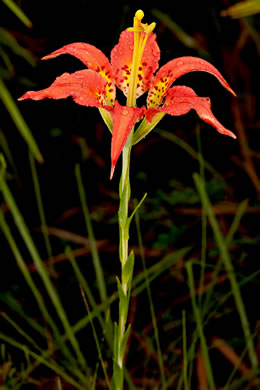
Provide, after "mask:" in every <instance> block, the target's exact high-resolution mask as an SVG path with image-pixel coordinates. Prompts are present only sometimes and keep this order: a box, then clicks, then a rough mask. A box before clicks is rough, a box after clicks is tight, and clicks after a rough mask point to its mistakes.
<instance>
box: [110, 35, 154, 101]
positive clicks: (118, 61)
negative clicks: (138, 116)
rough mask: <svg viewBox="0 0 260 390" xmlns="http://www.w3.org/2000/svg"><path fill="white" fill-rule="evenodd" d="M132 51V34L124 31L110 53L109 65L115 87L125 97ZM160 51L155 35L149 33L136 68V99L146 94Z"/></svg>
mask: <svg viewBox="0 0 260 390" xmlns="http://www.w3.org/2000/svg"><path fill="white" fill-rule="evenodd" d="M133 50H134V33H133V32H132V31H128V30H125V31H123V32H122V33H121V35H120V39H119V43H118V44H117V45H116V46H115V47H114V48H113V50H112V51H111V64H112V69H113V72H114V75H115V80H116V85H117V86H118V88H119V89H121V90H122V91H123V93H124V95H125V96H127V93H128V88H129V81H130V74H131V65H132V58H133ZM159 58H160V49H159V47H158V45H157V43H156V35H155V34H154V33H150V34H149V36H148V38H147V42H146V45H145V49H144V53H143V56H142V60H141V64H140V66H139V68H138V75H137V77H138V84H137V92H136V97H139V96H141V95H142V94H143V93H144V92H146V91H147V90H148V89H149V88H150V85H151V82H152V80H153V74H154V72H155V71H156V69H157V68H158V61H159Z"/></svg>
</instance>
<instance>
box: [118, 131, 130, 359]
mask: <svg viewBox="0 0 260 390" xmlns="http://www.w3.org/2000/svg"><path fill="white" fill-rule="evenodd" d="M129 138H130V139H128V141H127V144H128V145H126V146H125V147H124V149H123V164H122V174H121V181H120V205H119V237H120V247H119V248H120V261H121V270H122V273H123V269H124V266H125V264H126V262H127V259H128V240H129V224H128V202H129V199H130V192H131V189H130V180H129V170H130V154H131V140H132V135H131V136H130V137H129ZM122 289H123V292H124V294H125V296H126V297H127V293H128V291H127V283H126V282H124V281H123V280H122ZM126 320H127V311H125V310H124V311H123V313H122V312H121V313H119V330H120V333H119V345H118V347H119V348H120V344H121V341H122V339H123V337H124V333H125V325H126ZM118 356H119V357H120V353H119V354H118ZM118 363H120V364H119V365H120V366H122V364H123V362H120V359H119V362H118Z"/></svg>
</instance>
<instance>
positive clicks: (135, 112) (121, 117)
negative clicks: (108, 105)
mask: <svg viewBox="0 0 260 390" xmlns="http://www.w3.org/2000/svg"><path fill="white" fill-rule="evenodd" d="M144 111H145V108H144V107H143V108H136V107H135V108H134V107H128V106H121V105H120V104H119V103H118V102H117V101H116V102H115V107H114V110H113V114H112V115H113V133H112V142H111V174H110V179H112V177H113V173H114V170H115V166H116V163H117V160H118V158H119V156H120V154H121V152H122V149H123V147H124V145H125V143H126V141H127V138H128V136H129V134H130V132H131V130H132V128H133V126H134V124H135V122H136V121H137V120H139V119H141V118H142V116H143V115H144Z"/></svg>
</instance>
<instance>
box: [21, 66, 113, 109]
mask: <svg viewBox="0 0 260 390" xmlns="http://www.w3.org/2000/svg"><path fill="white" fill-rule="evenodd" d="M106 84H107V82H106V80H105V79H104V78H103V77H102V76H101V75H100V74H98V73H96V72H94V71H93V70H90V69H85V70H80V71H78V72H75V73H72V74H70V73H63V74H62V75H61V76H59V77H57V78H56V80H55V81H54V82H53V83H52V84H51V85H50V86H49V87H48V88H46V89H42V90H40V91H28V92H26V93H25V94H24V95H23V96H22V97H20V98H19V99H18V100H24V99H33V100H42V99H45V98H50V99H65V98H67V97H69V96H72V98H73V99H74V101H75V102H76V103H78V104H81V105H83V106H91V107H104V106H105V105H104V102H105V101H106V100H105V86H106ZM105 108H108V109H110V107H105Z"/></svg>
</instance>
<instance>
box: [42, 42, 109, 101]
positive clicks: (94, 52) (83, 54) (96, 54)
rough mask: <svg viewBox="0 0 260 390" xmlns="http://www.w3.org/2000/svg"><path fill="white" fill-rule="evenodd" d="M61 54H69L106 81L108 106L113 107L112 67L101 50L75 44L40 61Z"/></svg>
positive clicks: (78, 43) (82, 44)
mask: <svg viewBox="0 0 260 390" xmlns="http://www.w3.org/2000/svg"><path fill="white" fill-rule="evenodd" d="M61 54H70V55H72V56H74V57H76V58H78V59H79V60H80V61H82V62H83V64H85V65H86V66H87V67H88V68H89V69H92V70H95V71H96V72H98V73H100V74H101V76H103V77H104V78H105V79H106V80H107V86H106V92H107V101H108V104H109V105H114V101H115V95H116V91H115V85H114V84H115V81H114V76H113V72H112V67H111V65H110V63H109V60H108V58H107V57H106V56H105V54H104V53H103V52H102V51H101V50H99V49H97V48H96V47H95V46H93V45H89V44H88V43H83V42H76V43H71V44H69V45H66V46H63V47H62V48H60V49H58V50H55V51H54V52H52V53H51V54H49V55H47V56H45V57H43V58H42V59H43V60H47V59H50V58H55V57H58V56H59V55H61Z"/></svg>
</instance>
